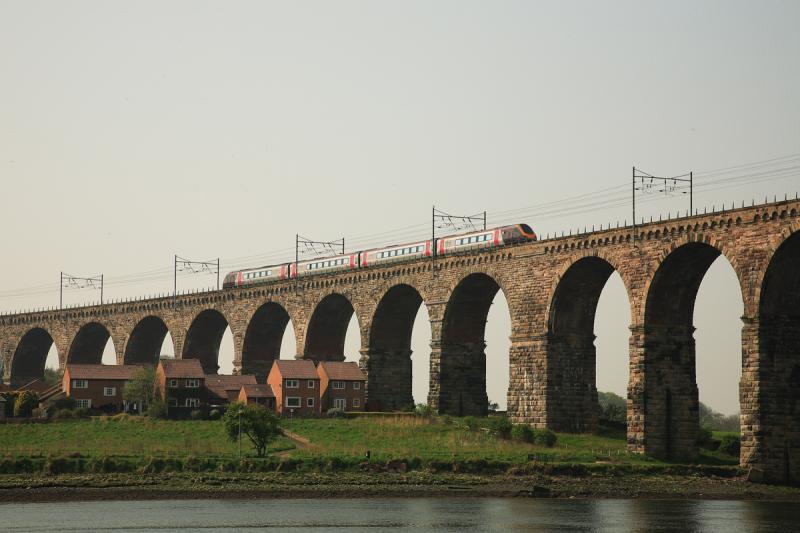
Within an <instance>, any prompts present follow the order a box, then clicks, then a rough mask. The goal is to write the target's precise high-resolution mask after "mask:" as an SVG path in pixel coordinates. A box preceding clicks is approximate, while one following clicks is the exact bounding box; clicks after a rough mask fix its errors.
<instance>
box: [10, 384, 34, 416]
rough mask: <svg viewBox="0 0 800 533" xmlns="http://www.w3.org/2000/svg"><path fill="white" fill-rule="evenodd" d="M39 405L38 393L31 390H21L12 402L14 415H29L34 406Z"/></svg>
mask: <svg viewBox="0 0 800 533" xmlns="http://www.w3.org/2000/svg"><path fill="white" fill-rule="evenodd" d="M38 405H39V395H38V394H36V393H35V392H33V391H31V390H26V391H22V392H21V393H20V394H19V396H17V401H16V403H14V416H20V417H28V416H31V413H32V412H33V410H34V408H36V406H38Z"/></svg>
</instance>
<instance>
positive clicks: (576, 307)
mask: <svg viewBox="0 0 800 533" xmlns="http://www.w3.org/2000/svg"><path fill="white" fill-rule="evenodd" d="M613 273H614V267H613V266H612V265H611V264H610V263H608V261H606V260H604V259H601V258H599V257H585V258H582V259H579V260H578V261H576V262H575V263H573V264H572V265H571V266H570V267H569V268H568V269H567V271H566V272H565V273H564V275H563V276H562V277H561V280H560V281H559V283H558V285H557V286H556V290H555V292H554V293H553V299H552V302H551V304H550V313H549V316H548V337H547V379H548V387H547V394H548V398H547V411H548V412H547V418H548V426H549V427H550V428H551V429H553V430H555V431H567V432H574V433H580V432H593V431H595V430H596V429H597V423H598V418H599V414H600V410H599V406H598V401H597V379H596V376H597V374H596V371H597V362H596V361H597V350H596V347H595V322H596V314H597V308H598V304H599V301H600V296H601V294H602V293H603V289H604V288H605V286H606V283H607V282H608V280H609V278H610V277H611V275H612V274H613ZM628 315H630V312H629V311H628Z"/></svg>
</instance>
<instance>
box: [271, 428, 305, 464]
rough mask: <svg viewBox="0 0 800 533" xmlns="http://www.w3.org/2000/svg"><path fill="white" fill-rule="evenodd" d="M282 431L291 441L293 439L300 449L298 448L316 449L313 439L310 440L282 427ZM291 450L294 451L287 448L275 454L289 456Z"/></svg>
mask: <svg viewBox="0 0 800 533" xmlns="http://www.w3.org/2000/svg"><path fill="white" fill-rule="evenodd" d="M281 431H283V434H284V436H286V438H288V439H289V440H290V441H292V442H293V443H294V444H295V446H296V447H297V448H296V449H298V450H311V449H314V445H313V444H311V441H309V440H308V439H307V438H305V437H301V436H300V435H298V434H297V433H292V432H291V431H289V430H288V429H282V430H281ZM291 452H292V450H285V451H282V452H278V453H276V454H275V455H276V456H278V457H287V456H288V455H289V454H290V453H291Z"/></svg>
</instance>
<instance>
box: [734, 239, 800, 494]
mask: <svg viewBox="0 0 800 533" xmlns="http://www.w3.org/2000/svg"><path fill="white" fill-rule="evenodd" d="M758 325H759V326H758V346H759V354H758V378H757V379H758V382H759V387H758V388H757V390H758V414H759V415H760V423H759V424H758V425H759V426H760V428H761V431H760V432H759V433H758V434H757V438H758V439H759V440H760V441H761V443H760V444H761V446H760V448H761V450H760V452H761V455H762V461H763V462H764V463H765V464H766V465H768V467H769V472H768V475H769V477H770V481H774V482H781V483H797V482H798V481H800V232H798V231H795V232H794V233H793V234H791V235H789V236H788V237H787V238H786V239H785V240H784V241H783V242H782V243H781V245H780V246H779V247H778V248H777V250H776V251H775V253H774V254H773V256H772V258H771V259H770V262H769V265H768V266H767V269H766V271H765V273H764V278H763V281H762V282H761V291H760V299H759V302H758ZM752 392H753V391H752V390H750V391H749V390H747V389H744V388H743V390H742V391H741V395H742V401H743V402H744V400H745V396H746V395H747V394H749V393H752ZM748 429H749V428H747V427H743V430H745V431H746V430H748ZM743 433H744V431H743Z"/></svg>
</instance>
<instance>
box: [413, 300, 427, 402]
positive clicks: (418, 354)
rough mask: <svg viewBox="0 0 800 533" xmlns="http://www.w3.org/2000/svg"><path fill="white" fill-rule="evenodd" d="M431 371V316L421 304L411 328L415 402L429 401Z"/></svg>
mask: <svg viewBox="0 0 800 533" xmlns="http://www.w3.org/2000/svg"><path fill="white" fill-rule="evenodd" d="M430 371H431V317H430V315H429V314H428V307H427V306H425V305H420V306H419V309H417V316H416V317H415V318H414V325H413V327H412V328H411V381H412V390H413V392H414V403H415V404H417V403H425V404H427V403H428V392H429V389H430Z"/></svg>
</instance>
